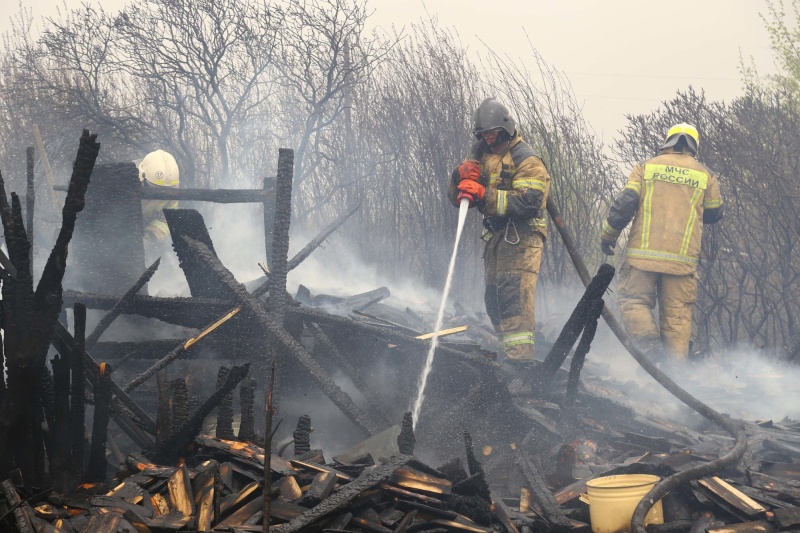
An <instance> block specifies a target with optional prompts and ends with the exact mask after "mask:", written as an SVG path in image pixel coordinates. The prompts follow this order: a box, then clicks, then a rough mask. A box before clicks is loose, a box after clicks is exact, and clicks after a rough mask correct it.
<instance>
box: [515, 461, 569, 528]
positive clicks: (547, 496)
mask: <svg viewBox="0 0 800 533" xmlns="http://www.w3.org/2000/svg"><path fill="white" fill-rule="evenodd" d="M516 455H517V457H516V463H517V465H518V466H519V467H520V469H521V470H522V475H523V476H524V477H525V479H526V480H527V481H528V488H529V489H530V491H531V496H533V500H534V501H535V502H536V503H537V504H538V505H539V507H540V508H541V509H542V515H543V516H544V518H545V519H546V520H547V521H548V522H549V523H550V524H551V525H552V526H555V527H558V528H561V527H564V528H569V520H568V519H567V517H566V516H565V515H564V511H562V510H561V508H560V507H559V506H558V503H557V502H556V499H555V497H554V496H553V493H551V492H550V490H549V489H548V488H547V483H546V481H545V479H544V476H543V475H542V473H541V472H540V471H539V468H538V467H537V466H536V465H535V464H534V463H533V461H531V460H529V459H528V458H527V457H525V455H524V454H523V453H522V452H520V451H517V452H516Z"/></svg>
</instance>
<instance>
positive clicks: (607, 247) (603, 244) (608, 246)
mask: <svg viewBox="0 0 800 533" xmlns="http://www.w3.org/2000/svg"><path fill="white" fill-rule="evenodd" d="M616 244H617V243H616V242H612V241H600V249H601V250H602V251H603V253H604V254H605V255H614V246H616Z"/></svg>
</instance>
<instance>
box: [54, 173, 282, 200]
mask: <svg viewBox="0 0 800 533" xmlns="http://www.w3.org/2000/svg"><path fill="white" fill-rule="evenodd" d="M264 184H265V186H264V188H263V189H168V188H166V187H148V188H146V189H145V188H142V191H141V193H140V195H139V196H140V198H141V199H142V200H176V201H179V202H213V203H215V204H247V203H261V202H264V201H266V200H268V199H270V198H274V195H275V192H274V189H275V178H272V177H269V178H264ZM53 190H55V191H59V192H64V191H66V187H63V186H61V185H56V186H55V187H53Z"/></svg>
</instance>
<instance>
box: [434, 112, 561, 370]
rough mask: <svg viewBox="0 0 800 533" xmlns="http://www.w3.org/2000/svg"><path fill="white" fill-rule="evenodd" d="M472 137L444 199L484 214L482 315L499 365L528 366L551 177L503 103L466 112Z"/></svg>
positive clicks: (522, 367)
mask: <svg viewBox="0 0 800 533" xmlns="http://www.w3.org/2000/svg"><path fill="white" fill-rule="evenodd" d="M472 133H473V134H474V135H475V138H476V142H475V143H474V144H473V145H472V149H471V153H470V154H469V156H468V158H467V159H466V160H465V161H464V162H463V163H461V164H460V165H459V166H458V167H457V168H456V169H455V170H454V171H453V174H452V177H451V180H450V187H449V194H448V196H449V198H450V201H451V202H452V203H453V205H455V206H458V205H459V197H460V195H462V194H466V195H469V197H471V198H472V199H474V203H473V206H477V208H478V211H480V212H481V213H482V214H483V225H484V228H485V229H484V231H483V236H482V238H483V240H484V241H485V242H486V246H485V251H484V255H483V257H484V269H485V281H486V292H485V294H484V302H485V304H486V312H487V314H488V315H489V318H490V319H491V321H492V324H493V325H494V328H495V331H496V332H497V334H498V336H499V337H500V340H501V342H502V344H503V351H504V353H505V360H504V361H505V363H507V364H510V365H511V366H512V368H519V369H520V370H522V371H523V372H524V373H527V371H528V370H532V369H533V362H534V329H535V328H534V326H535V315H534V304H535V294H536V282H537V279H538V276H539V265H540V263H541V260H542V247H543V246H544V241H545V239H546V238H547V225H546V223H545V219H544V218H543V217H544V209H545V204H546V202H547V194H548V191H549V190H550V176H549V175H548V173H547V169H546V168H545V166H544V163H543V162H542V159H541V158H540V157H539V155H538V154H537V153H536V152H535V151H534V150H533V149H532V148H531V147H530V146H529V145H528V144H527V143H526V142H525V141H523V140H522V137H521V136H520V134H519V132H518V131H517V129H516V124H515V122H514V119H513V118H512V117H511V115H510V113H509V111H508V108H506V106H504V105H503V104H501V103H500V102H498V101H497V100H495V99H494V98H489V99H486V100H484V101H483V102H482V103H481V105H480V106H479V107H478V109H477V110H476V111H475V113H474V115H473V129H472Z"/></svg>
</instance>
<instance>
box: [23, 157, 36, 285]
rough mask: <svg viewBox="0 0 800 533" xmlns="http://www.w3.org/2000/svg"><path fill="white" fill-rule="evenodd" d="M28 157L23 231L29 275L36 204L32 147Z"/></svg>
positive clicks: (31, 261)
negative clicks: (24, 231)
mask: <svg viewBox="0 0 800 533" xmlns="http://www.w3.org/2000/svg"><path fill="white" fill-rule="evenodd" d="M26 152H27V156H28V158H27V159H28V161H27V163H28V180H27V181H28V183H27V185H28V187H27V190H26V191H25V204H26V209H25V229H26V230H27V233H28V244H30V246H31V248H30V263H31V274H33V207H34V204H35V203H36V188H35V185H34V183H33V146H29V147H28V149H27V150H26Z"/></svg>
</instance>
